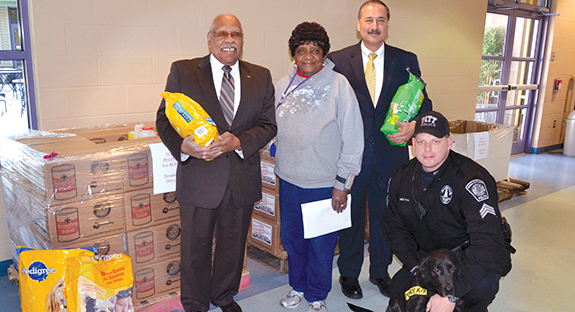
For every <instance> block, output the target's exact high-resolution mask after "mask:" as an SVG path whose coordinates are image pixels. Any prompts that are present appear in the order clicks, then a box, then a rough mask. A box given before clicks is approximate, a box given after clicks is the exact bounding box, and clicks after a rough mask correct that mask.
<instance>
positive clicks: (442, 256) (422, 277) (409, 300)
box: [386, 249, 463, 312]
mask: <svg viewBox="0 0 575 312" xmlns="http://www.w3.org/2000/svg"><path fill="white" fill-rule="evenodd" d="M459 271H460V267H459V258H458V257H457V255H456V254H455V253H454V252H453V251H451V250H448V249H438V250H435V251H434V252H432V253H431V254H429V256H428V257H427V258H424V259H423V260H421V262H420V263H419V269H418V270H417V271H416V272H415V275H414V276H413V278H412V279H411V281H410V282H409V284H408V286H407V287H406V288H405V289H404V291H403V292H402V293H401V294H400V295H399V296H398V297H397V298H391V299H390V301H389V306H388V307H387V310H386V312H420V311H421V312H425V308H426V306H427V302H428V301H429V298H431V297H432V296H433V295H435V294H439V295H440V296H442V297H447V296H455V280H456V279H457V276H458V275H459ZM454 311H463V300H461V299H459V300H457V303H456V305H455V309H454Z"/></svg>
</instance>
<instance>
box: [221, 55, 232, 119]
mask: <svg viewBox="0 0 575 312" xmlns="http://www.w3.org/2000/svg"><path fill="white" fill-rule="evenodd" d="M222 69H223V70H224V77H223V78H222V88H221V90H220V105H222V111H223V112H224V117H226V121H227V123H228V126H231V125H232V121H233V120H234V92H235V87H234V77H232V75H231V74H230V72H231V71H232V68H231V67H229V66H228V65H224V67H222Z"/></svg>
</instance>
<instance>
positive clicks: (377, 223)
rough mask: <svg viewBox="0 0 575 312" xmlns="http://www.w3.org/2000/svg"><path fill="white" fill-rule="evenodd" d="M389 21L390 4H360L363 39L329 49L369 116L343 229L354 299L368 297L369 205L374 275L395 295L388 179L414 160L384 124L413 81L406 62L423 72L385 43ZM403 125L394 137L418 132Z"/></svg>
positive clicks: (344, 267)
mask: <svg viewBox="0 0 575 312" xmlns="http://www.w3.org/2000/svg"><path fill="white" fill-rule="evenodd" d="M388 27H389V8H388V7H387V6H386V5H385V4H384V3H383V2H381V1H379V0H369V1H367V2H365V3H364V4H363V5H362V6H361V7H360V9H359V14H358V19H357V31H358V32H359V33H360V35H361V38H362V40H361V41H360V42H359V43H357V44H355V45H352V46H350V47H347V48H344V49H342V50H339V51H336V52H333V53H331V54H329V55H328V58H329V59H331V60H332V61H333V62H334V63H335V71H337V72H339V73H341V74H343V75H344V76H346V77H347V79H348V80H349V83H350V84H351V86H352V87H353V89H354V91H355V95H356V96H357V100H358V102H359V106H360V110H361V115H362V118H363V128H364V129H363V130H364V140H365V146H364V152H363V160H362V166H361V172H360V173H359V175H358V176H357V177H356V178H355V182H354V184H353V187H352V189H351V199H352V202H351V214H352V227H351V228H349V229H346V230H343V231H340V234H339V250H340V256H339V258H338V267H339V272H340V275H341V277H340V280H339V281H340V283H341V286H342V292H343V294H344V295H346V296H347V297H349V298H353V299H359V298H362V297H363V293H362V290H361V287H360V285H359V282H358V277H359V274H360V271H361V266H362V263H363V253H364V227H365V217H366V210H368V211H369V251H370V268H369V276H370V278H369V280H370V282H371V283H373V284H375V285H376V286H377V287H378V288H379V291H380V292H381V293H382V294H384V295H386V296H389V283H390V277H389V273H388V271H387V269H388V266H389V264H391V260H392V254H391V249H390V244H389V240H388V238H387V235H386V233H385V229H384V227H383V213H384V209H385V206H386V202H385V197H386V194H387V183H388V180H389V178H390V177H391V175H392V174H393V172H394V171H395V170H396V169H397V168H398V167H399V165H401V164H402V163H404V162H405V161H407V160H408V151H407V148H406V147H400V146H393V145H391V144H390V143H389V141H388V139H387V138H386V137H385V135H384V134H383V133H381V131H380V128H381V126H382V125H383V121H384V120H385V116H386V114H387V111H388V109H389V105H390V103H391V100H392V99H393V96H394V95H395V92H396V91H397V89H398V88H399V87H400V86H401V85H403V84H405V83H407V81H408V78H409V73H408V71H407V70H406V68H409V70H410V71H411V73H413V74H414V75H415V76H417V77H420V76H421V72H420V70H419V63H418V61H417V56H416V55H415V54H413V53H411V52H407V51H404V50H401V49H398V48H396V47H393V46H390V45H387V44H385V42H384V40H385V39H386V37H387V31H388ZM370 54H371V56H370ZM369 73H371V76H370V74H369ZM423 94H424V100H423V103H422V106H421V109H420V112H419V114H422V113H424V112H428V111H430V110H431V100H430V99H429V97H428V96H427V92H426V91H425V90H424V91H423ZM398 125H399V128H400V132H399V133H396V134H393V135H390V136H389V139H390V140H392V141H393V142H395V143H398V144H401V143H404V142H406V141H408V140H409V139H410V138H411V137H412V136H413V131H414V127H415V126H414V125H415V123H409V122H406V123H398Z"/></svg>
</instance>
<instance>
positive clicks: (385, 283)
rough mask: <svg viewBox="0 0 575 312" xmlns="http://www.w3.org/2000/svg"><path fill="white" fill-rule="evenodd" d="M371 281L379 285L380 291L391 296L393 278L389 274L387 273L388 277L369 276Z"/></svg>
mask: <svg viewBox="0 0 575 312" xmlns="http://www.w3.org/2000/svg"><path fill="white" fill-rule="evenodd" d="M369 281H370V282H371V283H372V284H373V285H375V286H377V288H379V292H380V293H381V294H382V295H384V296H386V297H389V284H391V278H390V277H389V275H387V276H386V277H379V278H371V277H370V278H369Z"/></svg>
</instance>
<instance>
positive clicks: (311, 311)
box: [307, 300, 327, 312]
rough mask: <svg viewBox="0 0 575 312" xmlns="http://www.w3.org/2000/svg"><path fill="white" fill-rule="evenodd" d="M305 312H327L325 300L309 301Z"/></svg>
mask: <svg viewBox="0 0 575 312" xmlns="http://www.w3.org/2000/svg"><path fill="white" fill-rule="evenodd" d="M307 312H327V306H326V305H325V300H321V301H314V302H310V303H309V308H308V309H307Z"/></svg>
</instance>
